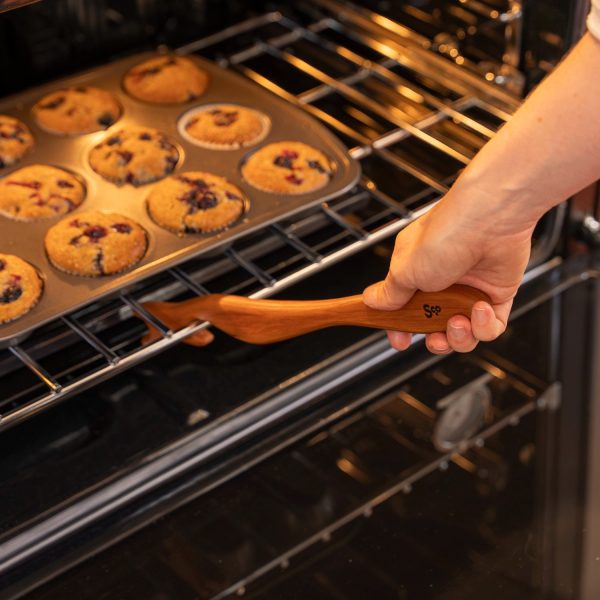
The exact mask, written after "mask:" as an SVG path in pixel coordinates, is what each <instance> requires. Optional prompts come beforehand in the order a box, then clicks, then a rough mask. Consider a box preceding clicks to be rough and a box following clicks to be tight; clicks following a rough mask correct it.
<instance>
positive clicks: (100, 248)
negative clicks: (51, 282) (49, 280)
mask: <svg viewBox="0 0 600 600" xmlns="http://www.w3.org/2000/svg"><path fill="white" fill-rule="evenodd" d="M44 244H45V247H46V253H47V254H48V258H49V259H50V262H51V263H52V264H53V265H54V266H55V267H56V268H57V269H60V270H61V271H65V272H66V273H71V274H72V275H87V276H90V277H97V276H99V275H112V274H113V273H120V272H121V271H124V270H125V269H127V268H129V267H131V266H132V265H134V264H136V263H137V262H138V261H140V260H141V258H142V257H143V256H144V254H145V253H146V247H147V245H148V243H147V238H146V231H145V230H144V229H143V228H142V227H141V226H140V225H138V223H136V222H135V221H132V220H131V219H129V218H127V217H124V216H122V215H117V214H113V213H101V212H92V211H90V212H83V213H79V214H78V215H77V216H74V217H67V218H66V219H63V220H62V221H60V222H58V223H57V224H56V225H54V226H53V227H51V228H50V229H49V230H48V232H47V233H46V238H45V240H44Z"/></svg>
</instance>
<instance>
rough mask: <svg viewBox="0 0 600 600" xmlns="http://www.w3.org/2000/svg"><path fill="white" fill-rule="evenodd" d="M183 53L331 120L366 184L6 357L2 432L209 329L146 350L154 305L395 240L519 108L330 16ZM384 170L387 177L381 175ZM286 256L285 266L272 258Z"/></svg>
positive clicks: (265, 281)
mask: <svg viewBox="0 0 600 600" xmlns="http://www.w3.org/2000/svg"><path fill="white" fill-rule="evenodd" d="M313 8H314V7H313ZM224 48H225V49H227V52H225V51H224V50H223V49H224ZM315 49H318V52H317V53H316V54H315ZM180 50H181V52H184V53H191V52H200V53H201V54H202V55H204V56H207V57H209V58H212V59H214V60H217V61H218V62H219V63H220V64H221V65H222V66H223V67H228V68H234V69H237V70H238V71H240V72H241V73H243V74H245V75H246V76H247V77H249V78H250V79H252V80H253V81H255V82H256V83H258V84H259V85H263V86H264V87H266V88H267V89H269V90H270V91H272V92H274V93H276V94H279V95H281V96H283V97H284V98H286V99H288V100H289V101H291V102H294V103H297V104H298V105H299V106H301V107H302V108H303V109H304V110H306V111H308V112H309V113H311V114H312V115H313V116H316V117H317V118H319V119H321V120H322V121H323V122H324V123H325V124H326V125H327V126H328V127H330V128H331V129H332V130H333V131H334V132H335V133H337V134H338V135H340V136H342V138H343V139H344V140H345V141H346V142H347V144H348V145H349V146H351V149H350V150H349V153H350V154H351V156H353V157H354V158H357V159H359V160H360V161H361V163H362V166H363V172H364V176H363V178H362V180H361V182H360V185H359V186H357V188H355V190H353V191H352V192H351V193H350V194H347V195H346V196H345V197H343V198H341V199H337V200H334V201H332V202H329V203H323V204H322V205H321V206H319V207H317V208H316V209H314V210H312V211H309V212H308V213H306V214H303V215H301V216H299V217H295V218H293V219H282V220H281V221H280V222H278V223H276V224H275V225H273V226H270V227H268V228H266V229H265V230H263V231H262V232H260V234H258V235H253V236H250V237H247V238H242V239H241V240H240V241H239V242H236V243H234V244H233V245H231V246H229V247H228V248H227V249H225V250H223V251H221V252H220V253H219V254H218V255H211V256H210V259H208V258H207V259H206V260H204V262H203V263H202V264H201V265H199V264H198V263H199V262H202V257H199V258H198V259H193V260H191V261H188V262H186V263H183V264H181V265H180V266H178V267H176V268H173V269H169V270H168V271H165V272H164V273H163V274H161V276H158V277H155V278H152V279H149V280H147V281H146V282H143V283H142V284H141V285H139V286H137V287H136V288H134V289H131V290H125V291H124V292H123V293H121V294H120V296H118V297H116V298H111V299H109V300H107V301H105V302H100V303H97V304H94V305H91V306H88V307H85V308H84V309H81V310H79V311H77V312H75V313H72V314H70V315H67V316H66V317H64V318H62V319H60V320H57V321H56V322H53V323H51V324H50V325H48V326H45V327H43V328H41V329H40V330H38V331H36V332H34V333H33V334H32V335H31V336H30V337H29V338H28V339H26V340H24V341H22V342H20V343H18V344H16V345H13V346H11V347H9V348H7V349H5V350H3V351H0V377H2V381H3V384H5V383H6V386H5V392H4V394H3V397H2V398H1V399H0V430H2V429H5V428H7V427H10V426H12V425H14V424H16V423H19V422H21V421H23V420H25V419H27V418H29V417H30V416H32V415H34V414H36V413H38V412H40V411H42V410H44V409H46V408H48V407H50V406H53V405H55V404H56V403H58V402H59V401H61V400H63V399H64V398H67V397H68V396H70V395H72V394H74V393H76V392H80V391H82V390H84V389H86V388H87V387H89V386H91V385H93V384H94V383H96V382H98V381H100V380H102V379H105V378H108V377H111V376H112V375H114V374H115V373H117V372H120V371H123V370H125V369H127V368H129V367H130V366H132V365H134V364H137V363H139V362H140V361H143V360H145V359H147V358H148V357H149V356H152V355H154V354H156V353H158V352H161V351H163V350H165V349H166V348H168V347H170V346H172V345H174V344H176V343H178V342H180V341H181V340H182V339H183V338H184V337H186V336H187V335H189V334H191V333H193V332H195V331H198V330H199V329H201V328H203V327H206V326H207V325H208V324H206V323H202V324H195V325H192V326H190V327H187V328H186V329H184V330H181V331H177V332H173V331H170V330H169V329H168V327H166V326H165V325H164V324H162V323H160V322H157V321H156V320H155V319H153V318H152V317H149V320H150V321H152V322H153V323H155V324H156V327H157V329H158V330H159V331H160V333H161V335H162V337H161V339H159V340H158V341H156V342H154V343H153V344H150V345H148V346H142V345H141V343H140V337H141V335H142V334H143V327H142V326H141V325H140V324H139V323H137V320H136V319H133V318H132V313H133V311H137V312H139V313H142V314H143V312H144V311H143V309H142V308H141V306H140V303H141V302H143V301H145V300H148V299H163V300H164V299H170V298H177V297H182V296H184V297H189V296H190V295H197V294H203V293H206V292H213V293H238V294H245V295H249V296H251V297H254V298H265V297H268V296H272V295H273V294H276V293H278V292H280V291H281V290H283V289H285V288H287V287H289V286H290V285H292V284H294V283H296V282H299V281H301V280H302V279H305V278H306V277H309V276H310V275H311V274H314V273H316V272H318V271H320V270H322V269H325V268H327V267H328V266H330V265H332V264H334V263H336V262H338V261H340V260H343V259H344V258H345V257H348V256H350V255H352V254H354V253H356V252H359V251H360V250H363V249H365V248H367V247H369V246H373V245H375V244H378V243H379V242H381V241H383V240H385V239H387V238H390V237H391V236H393V235H394V234H396V233H397V232H398V231H400V230H401V229H402V228H403V227H405V226H407V225H408V224H410V223H411V222H412V221H414V220H415V219H416V218H418V217H419V216H421V215H422V214H424V213H425V212H426V211H428V210H429V209H431V208H432V207H433V206H434V205H435V203H436V202H437V200H438V199H439V198H440V196H441V195H443V194H444V193H445V192H446V191H447V189H448V187H449V186H450V185H451V183H452V181H453V180H454V179H455V178H456V176H457V175H458V173H459V172H460V170H461V169H462V167H463V166H464V165H465V164H467V163H468V161H469V160H470V158H471V157H472V156H473V155H474V154H475V152H476V151H477V149H478V148H479V147H481V146H482V145H483V144H484V143H485V142H486V141H487V140H488V139H489V138H490V137H491V136H492V135H493V134H494V131H495V130H496V129H497V128H498V127H500V126H501V125H502V124H503V123H504V122H505V121H506V120H507V119H508V118H509V117H510V114H511V113H512V112H513V111H514V110H515V109H516V107H517V105H518V103H517V101H516V100H513V99H511V97H510V96H509V95H508V94H507V93H506V92H503V91H501V90H498V89H497V88H496V87H494V86H492V85H484V87H482V85H481V82H477V84H476V85H475V84H473V82H472V80H471V79H469V78H468V77H465V76H464V73H463V72H462V70H461V69H460V68H458V67H456V66H455V65H448V64H446V61H445V60H444V59H441V58H440V57H435V58H436V59H439V60H441V61H442V62H444V68H443V69H441V68H440V69H437V68H432V65H431V64H429V63H428V62H427V60H424V59H423V56H422V49H420V48H419V49H414V50H411V48H410V47H401V46H398V44H397V43H396V42H395V41H394V40H393V39H387V38H385V37H381V36H378V37H377V38H375V37H374V35H373V33H372V32H370V31H368V30H365V29H363V28H361V27H360V26H359V24H353V23H346V22H342V21H340V20H336V19H335V18H334V17H332V16H331V15H330V14H325V13H323V12H318V14H317V15H316V17H315V15H314V11H312V10H311V11H308V12H307V14H306V15H304V17H303V19H302V20H300V19H298V20H292V19H291V18H290V17H288V16H285V15H283V14H281V13H279V12H271V13H267V14H265V15H262V16H259V17H256V18H252V19H249V20H248V21H245V22H243V23H240V24H238V25H235V26H232V27H229V28H227V29H225V30H223V31H221V32H219V33H217V34H214V35H212V36H209V37H207V38H204V39H202V40H199V41H198V42H195V43H192V44H189V45H187V46H185V47H183V48H181V49H180ZM432 54H433V53H432ZM435 64H436V65H437V63H435ZM434 66H435V65H434ZM280 68H284V69H285V70H286V72H292V71H293V72H294V73H299V74H303V76H304V77H305V79H306V82H307V85H308V88H307V89H302V90H297V89H295V87H294V86H295V84H294V85H293V86H292V85H290V89H286V84H285V82H282V81H280V79H278V76H277V69H280ZM449 69H450V70H449ZM292 79H293V75H292V77H289V76H288V80H290V81H291V80H292ZM309 84H310V85H309ZM440 165H441V166H440ZM382 166H383V167H384V168H385V169H386V170H387V171H386V173H387V174H386V177H387V183H386V182H384V179H383V178H382V177H381V176H380V172H381V168H382ZM390 180H392V184H391V185H390ZM274 251H277V252H283V253H284V254H285V256H286V258H285V259H282V260H281V261H279V262H277V263H276V264H272V263H270V264H266V263H265V257H266V256H268V255H269V253H270V252H271V253H272V252H274ZM207 263H208V264H207ZM267 263H268V261H267ZM214 282H216V283H214ZM357 291H359V290H357ZM117 329H118V331H117V332H116V333H115V330H117ZM66 348H70V350H69V352H68V353H67V352H65V349H66ZM59 353H60V354H61V357H59V358H57V354H59ZM66 356H69V358H70V361H69V362H68V364H65V357H66Z"/></svg>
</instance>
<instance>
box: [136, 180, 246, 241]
mask: <svg viewBox="0 0 600 600" xmlns="http://www.w3.org/2000/svg"><path fill="white" fill-rule="evenodd" d="M244 208H245V203H244V197H243V193H242V192H241V190H239V189H238V188H237V187H236V186H235V185H233V184H232V183H230V182H229V181H227V180H226V179H225V178H224V177H220V176H218V175H214V174H212V173H204V172H202V171H188V172H186V173H181V174H178V175H173V176H171V177H168V178H167V179H165V180H164V181H161V182H160V183H158V184H157V185H155V186H154V188H153V189H152V192H151V193H150V196H149V197H148V212H149V214H150V216H151V217H152V219H153V220H154V221H155V222H156V223H157V224H158V225H160V226H161V227H164V228H166V229H170V230H171V231H175V232H177V233H209V232H212V231H217V230H220V229H223V228H224V227H227V226H228V225H230V224H231V223H233V222H234V221H235V220H236V219H238V217H240V215H241V214H242V213H243V212H244Z"/></svg>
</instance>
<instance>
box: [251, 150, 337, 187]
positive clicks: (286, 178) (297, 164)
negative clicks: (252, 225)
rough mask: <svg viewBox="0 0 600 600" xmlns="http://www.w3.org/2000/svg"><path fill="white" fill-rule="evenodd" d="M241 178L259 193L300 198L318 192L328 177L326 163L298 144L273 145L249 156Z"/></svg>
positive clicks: (324, 159)
mask: <svg viewBox="0 0 600 600" xmlns="http://www.w3.org/2000/svg"><path fill="white" fill-rule="evenodd" d="M242 175H243V176H244V177H245V178H246V180H247V181H248V183H250V184H251V185H253V186H254V187H255V188H258V189H259V190H264V191H266V192H273V193H278V194H304V193H307V192H313V191H314V190H318V189H319V188H322V187H323V186H324V185H326V184H327V183H328V182H329V179H330V177H331V163H330V162H329V159H328V158H327V157H326V156H325V155H324V154H323V153H322V152H321V151H320V150H317V149H316V148H313V147H311V146H308V145H307V144H303V143H302V142H277V143H274V144H269V145H268V146H265V147H264V148H261V149H260V150H257V151H256V152H255V153H254V154H252V155H251V156H250V157H249V158H248V160H247V161H246V162H245V163H244V164H243V165H242Z"/></svg>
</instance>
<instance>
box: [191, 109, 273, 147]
mask: <svg viewBox="0 0 600 600" xmlns="http://www.w3.org/2000/svg"><path fill="white" fill-rule="evenodd" d="M268 130H269V119H268V118H267V117H266V115H263V114H262V113H260V112H258V111H256V110H252V109H250V108H245V107H243V106H236V105H235V104H213V105H211V106H205V107H202V108H199V109H196V110H194V111H191V112H190V113H188V115H186V118H185V120H184V124H183V131H182V133H184V134H185V137H186V138H187V139H188V140H189V141H190V142H192V143H193V144H197V145H199V146H205V147H207V148H215V149H223V150H229V149H235V148H240V147H242V146H250V145H252V144H256V143H257V142H259V141H260V140H262V139H263V138H264V137H265V135H266V134H267V133H268Z"/></svg>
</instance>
